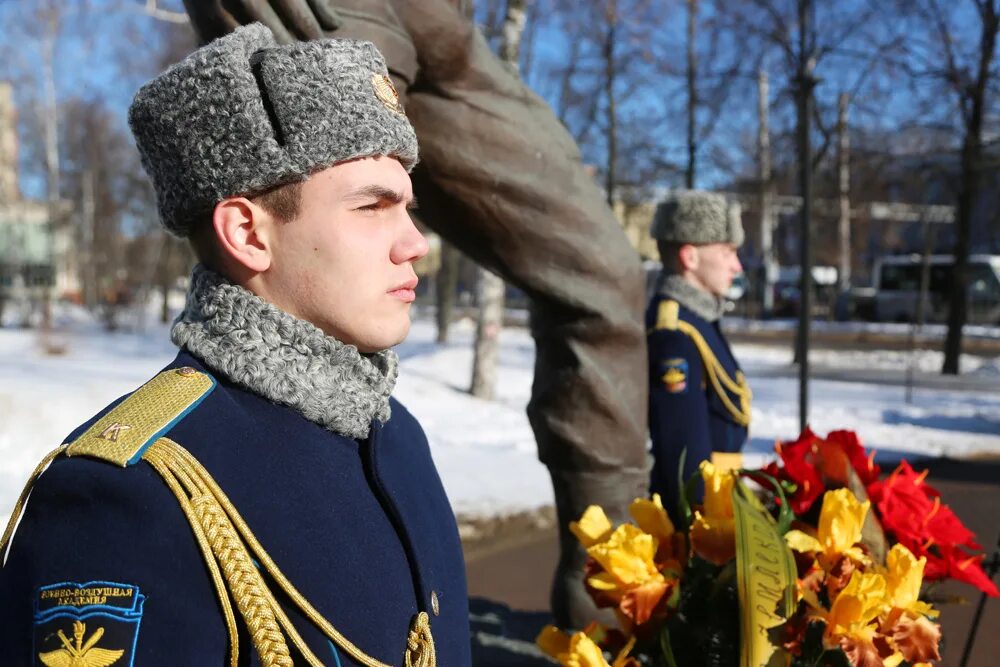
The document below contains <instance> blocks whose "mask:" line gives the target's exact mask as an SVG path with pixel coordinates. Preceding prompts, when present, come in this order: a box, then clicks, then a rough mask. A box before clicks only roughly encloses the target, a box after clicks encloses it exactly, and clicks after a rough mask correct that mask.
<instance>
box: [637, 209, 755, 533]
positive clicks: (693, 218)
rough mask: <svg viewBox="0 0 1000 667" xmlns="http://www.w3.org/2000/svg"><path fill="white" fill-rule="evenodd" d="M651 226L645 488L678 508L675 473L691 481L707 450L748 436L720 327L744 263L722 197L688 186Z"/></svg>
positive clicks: (743, 387) (739, 380) (735, 224)
mask: <svg viewBox="0 0 1000 667" xmlns="http://www.w3.org/2000/svg"><path fill="white" fill-rule="evenodd" d="M651 233H652V235H653V238H655V239H656V240H657V246H658V248H659V251H660V259H661V261H662V262H663V272H662V273H661V275H660V278H659V280H658V282H657V289H656V294H655V295H654V296H653V298H652V300H651V302H650V304H649V308H648V310H647V311H646V326H647V331H648V332H649V338H648V340H649V392H650V400H649V430H650V435H651V437H652V440H653V458H654V464H653V473H652V483H651V488H652V490H653V491H655V492H657V493H659V494H661V495H662V496H663V498H664V501H665V502H666V503H667V508H668V509H669V510H670V512H671V513H674V512H675V511H676V508H677V500H678V497H679V496H678V475H680V474H681V472H683V478H684V479H685V480H687V479H689V478H690V477H691V476H692V475H694V474H695V473H696V472H697V471H698V466H699V465H700V464H701V462H702V461H704V460H706V459H709V458H710V457H711V454H712V452H713V451H714V452H736V451H739V450H740V449H741V448H742V447H743V443H744V442H745V441H746V438H747V426H748V425H749V424H750V389H749V388H748V387H747V384H746V380H745V378H744V377H743V373H742V372H741V371H740V367H739V364H738V363H737V362H736V358H735V357H734V356H733V353H732V350H730V349H729V345H728V344H727V343H726V339H725V337H724V336H723V335H722V330H721V329H720V328H719V320H720V318H721V317H722V313H723V310H724V308H723V306H724V303H725V301H724V296H725V294H726V291H727V290H728V289H729V287H730V286H731V285H732V283H733V279H734V278H736V276H737V275H739V273H740V272H741V271H742V270H743V269H742V266H741V265H740V260H739V258H738V257H737V255H736V249H737V248H738V247H739V246H740V244H742V243H743V227H742V225H741V223H740V219H739V213H738V210H737V209H735V208H733V209H729V208H728V207H727V205H726V200H725V198H723V197H722V196H720V195H717V194H712V193H708V192H697V191H687V192H682V193H679V194H677V195H675V196H673V197H671V198H669V199H668V200H666V201H664V202H663V203H661V204H660V205H659V206H658V207H657V210H656V215H655V217H654V219H653V226H652V230H651ZM682 454H683V455H684V468H683V471H681V470H680V465H681V456H682Z"/></svg>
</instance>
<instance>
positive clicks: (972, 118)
mask: <svg viewBox="0 0 1000 667" xmlns="http://www.w3.org/2000/svg"><path fill="white" fill-rule="evenodd" d="M981 19H982V31H981V33H980V40H979V48H980V51H979V68H978V72H977V77H976V80H975V82H973V85H971V86H970V87H969V88H968V89H967V90H966V91H959V94H967V95H968V96H969V102H970V106H971V109H970V113H969V116H968V118H967V124H966V128H965V129H966V131H965V139H964V141H963V142H962V167H961V176H960V178H961V181H960V183H959V190H958V211H957V213H958V218H957V219H956V220H955V225H956V239H955V267H954V270H953V272H952V284H951V298H950V303H949V308H948V334H947V336H946V338H945V341H944V364H943V367H942V369H941V372H942V373H943V374H945V375H958V373H959V360H960V358H961V356H962V329H963V327H964V326H965V321H966V319H967V316H968V312H967V311H968V287H969V285H968V283H969V275H968V274H969V237H970V236H971V235H972V212H973V207H974V206H975V203H976V198H977V197H978V195H979V184H980V183H979V182H980V169H981V166H980V160H981V157H982V146H983V137H982V131H983V109H984V107H985V106H986V95H987V92H988V90H989V76H990V66H991V64H992V61H993V52H994V51H995V50H996V43H997V31H998V28H1000V16H998V15H997V8H996V7H995V6H994V5H993V3H992V2H989V3H986V4H985V6H984V7H983V14H982V16H981Z"/></svg>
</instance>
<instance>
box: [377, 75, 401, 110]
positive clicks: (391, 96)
mask: <svg viewBox="0 0 1000 667" xmlns="http://www.w3.org/2000/svg"><path fill="white" fill-rule="evenodd" d="M372 88H374V89H375V97H377V98H378V99H379V102H381V103H382V105H383V106H384V107H385V108H386V109H388V110H389V111H392V112H393V113H398V114H400V115H403V105H402V104H400V103H399V93H398V92H396V87H395V86H394V85H392V79H390V78H389V77H388V75H386V74H372Z"/></svg>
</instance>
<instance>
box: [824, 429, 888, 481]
mask: <svg viewBox="0 0 1000 667" xmlns="http://www.w3.org/2000/svg"><path fill="white" fill-rule="evenodd" d="M826 442H827V443H828V444H831V445H835V446H837V447H838V448H840V449H841V450H843V452H844V454H846V455H847V460H848V461H850V462H851V467H852V468H854V472H856V473H857V474H858V478H860V479H861V483H862V484H864V485H865V486H866V487H867V486H868V485H869V484H871V483H873V482H876V481H878V478H879V475H880V474H881V473H882V469H881V468H879V467H878V466H877V465H875V451H874V450H873V451H872V452H870V453H869V452H867V451H865V448H864V447H863V446H862V445H861V440H860V439H859V438H858V434H857V433H855V432H854V431H831V432H830V433H829V434H827V436H826Z"/></svg>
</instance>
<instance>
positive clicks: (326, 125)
mask: <svg viewBox="0 0 1000 667" xmlns="http://www.w3.org/2000/svg"><path fill="white" fill-rule="evenodd" d="M129 125H130V126H131V128H132V133H133V134H134V135H135V141H136V145H137V146H138V148H139V153H140V154H141V156H142V164H143V167H145V169H146V172H147V173H148V174H149V177H150V179H151V180H152V181H153V186H154V188H155V189H156V198H157V204H158V206H159V210H160V221H161V222H162V223H163V225H164V226H165V227H166V228H167V230H168V231H170V232H171V233H173V234H175V235H176V236H181V237H186V236H190V235H191V233H192V231H193V225H195V224H201V220H203V219H205V218H207V216H208V215H210V213H211V211H212V209H213V208H214V207H215V205H216V204H217V203H218V202H220V201H221V200H223V199H225V198H226V197H233V196H238V195H243V196H246V195H253V194H257V193H260V192H263V191H265V190H269V189H271V188H273V187H275V186H278V185H282V184H285V183H291V182H295V181H304V180H306V179H307V178H308V177H309V174H311V173H313V172H315V171H318V170H320V169H323V168H325V167H328V166H331V165H333V164H335V163H337V162H342V161H344V160H350V159H354V158H359V157H371V156H392V157H395V158H396V159H398V160H399V161H400V163H402V165H403V166H404V167H406V169H407V171H409V170H411V169H412V168H413V166H414V165H415V164H416V162H417V138H416V135H415V134H414V132H413V127H412V126H411V125H410V122H409V120H407V118H406V115H405V113H404V112H403V107H402V105H401V104H400V102H399V96H398V95H397V93H396V90H395V88H394V87H393V85H392V81H391V80H390V79H389V76H388V71H387V70H386V66H385V60H384V59H383V58H382V54H380V53H379V51H378V49H376V48H375V45H374V44H371V43H370V42H361V41H354V40H346V39H322V40H316V41H311V42H298V43H294V44H286V45H279V44H278V43H277V41H275V39H274V36H273V35H272V34H271V31H270V30H268V29H267V28H266V27H265V26H263V25H262V24H259V23H255V24H253V25H249V26H246V27H242V28H237V29H236V30H235V31H234V32H232V33H230V34H228V35H226V36H225V37H221V38H219V39H217V40H215V41H214V42H211V43H210V44H207V45H206V46H203V47H202V48H200V49H198V50H197V51H195V52H194V53H192V54H190V55H189V56H187V57H186V58H185V59H184V60H182V61H181V62H179V63H177V64H176V65H174V66H172V67H170V68H169V69H168V70H167V71H165V72H164V73H162V74H160V75H159V76H158V77H156V78H155V79H153V80H152V81H150V82H149V83H147V84H146V85H144V86H143V87H142V88H141V89H140V90H139V92H138V93H136V96H135V99H134V100H133V101H132V106H131V107H130V108H129Z"/></svg>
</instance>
